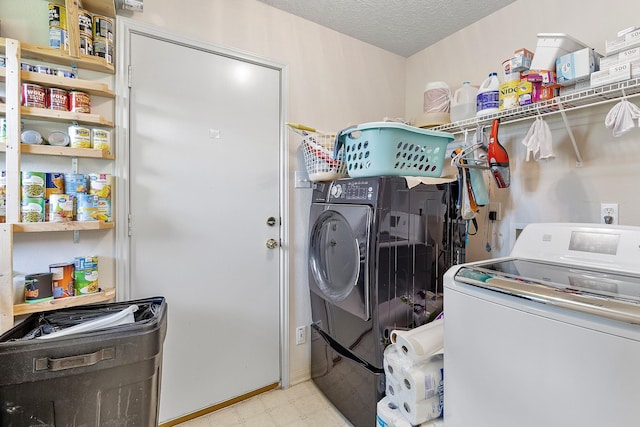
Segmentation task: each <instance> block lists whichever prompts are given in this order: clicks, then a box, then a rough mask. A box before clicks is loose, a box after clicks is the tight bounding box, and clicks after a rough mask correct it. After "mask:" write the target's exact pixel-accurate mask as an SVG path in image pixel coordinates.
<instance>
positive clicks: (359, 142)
mask: <svg viewBox="0 0 640 427" xmlns="http://www.w3.org/2000/svg"><path fill="white" fill-rule="evenodd" d="M454 139H455V138H454V136H453V135H452V134H450V133H447V132H437V131H432V130H428V129H422V128H417V127H414V126H409V125H405V124H404V123H396V122H372V123H364V124H360V125H358V126H354V127H351V128H347V129H344V130H342V131H341V132H340V133H339V134H338V136H337V137H336V144H335V145H334V150H335V151H334V158H337V155H338V152H339V151H340V150H341V149H343V150H344V152H343V153H342V154H343V155H344V159H345V161H346V162H347V173H348V174H349V176H350V177H352V178H360V177H369V176H421V177H440V176H441V175H442V170H443V166H444V158H445V153H446V151H447V145H448V144H449V143H450V142H452V141H453V140H454Z"/></svg>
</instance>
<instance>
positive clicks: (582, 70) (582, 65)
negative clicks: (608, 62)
mask: <svg viewBox="0 0 640 427" xmlns="http://www.w3.org/2000/svg"><path fill="white" fill-rule="evenodd" d="M599 59H600V55H599V54H598V53H596V51H595V50H593V49H591V48H589V47H586V48H584V49H580V50H578V51H575V52H571V53H567V54H566V55H562V56H560V57H558V58H557V59H556V77H557V79H558V84H561V85H563V86H567V85H572V84H574V83H576V82H580V81H583V80H589V77H590V75H591V73H593V72H594V71H598V69H599V68H598V62H599Z"/></svg>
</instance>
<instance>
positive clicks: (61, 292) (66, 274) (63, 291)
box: [49, 262, 75, 298]
mask: <svg viewBox="0 0 640 427" xmlns="http://www.w3.org/2000/svg"><path fill="white" fill-rule="evenodd" d="M49 271H50V272H51V274H52V278H51V280H52V281H51V286H52V287H53V298H66V297H72V296H74V295H75V289H74V286H73V271H74V267H73V263H70V262H63V263H59V264H51V265H50V266H49Z"/></svg>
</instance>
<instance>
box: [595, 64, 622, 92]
mask: <svg viewBox="0 0 640 427" xmlns="http://www.w3.org/2000/svg"><path fill="white" fill-rule="evenodd" d="M630 78H631V63H630V62H625V63H624V64H619V65H616V66H614V67H610V68H607V69H605V70H600V71H596V72H593V73H591V87H595V86H602V85H605V84H610V83H615V82H621V81H623V80H629V79H630Z"/></svg>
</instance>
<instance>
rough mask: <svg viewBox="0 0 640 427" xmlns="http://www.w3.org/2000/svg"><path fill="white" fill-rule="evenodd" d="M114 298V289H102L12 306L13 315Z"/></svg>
mask: <svg viewBox="0 0 640 427" xmlns="http://www.w3.org/2000/svg"><path fill="white" fill-rule="evenodd" d="M115 296H116V290H115V288H106V289H102V290H100V291H99V292H96V293H93V294H87V295H79V296H76V297H67V298H58V299H53V300H50V301H43V302H37V303H33V304H27V303H24V304H16V305H14V306H13V315H14V316H20V315H23V314H30V313H39V312H41V311H51V310H57V309H60V308H67V307H76V306H79V305H84V304H93V303H97V302H105V301H109V300H110V299H112V298H114V297H115Z"/></svg>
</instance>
